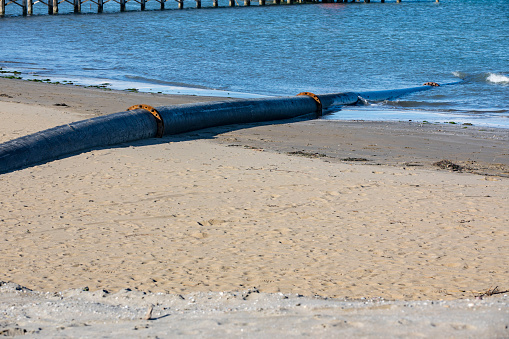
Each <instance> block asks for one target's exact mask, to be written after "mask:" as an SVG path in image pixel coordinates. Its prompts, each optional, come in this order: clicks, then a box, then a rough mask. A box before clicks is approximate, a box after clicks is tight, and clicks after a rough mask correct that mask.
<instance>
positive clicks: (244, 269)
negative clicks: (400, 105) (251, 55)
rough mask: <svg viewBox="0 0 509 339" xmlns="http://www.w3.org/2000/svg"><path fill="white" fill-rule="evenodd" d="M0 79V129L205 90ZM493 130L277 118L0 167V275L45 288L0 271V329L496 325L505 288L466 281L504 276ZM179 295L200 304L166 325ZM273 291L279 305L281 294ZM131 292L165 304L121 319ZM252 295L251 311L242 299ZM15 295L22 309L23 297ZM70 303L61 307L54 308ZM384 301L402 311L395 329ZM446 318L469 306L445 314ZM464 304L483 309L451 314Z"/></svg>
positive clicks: (180, 99) (44, 124) (2, 136)
mask: <svg viewBox="0 0 509 339" xmlns="http://www.w3.org/2000/svg"><path fill="white" fill-rule="evenodd" d="M5 81H8V82H4V80H3V79H0V86H2V87H0V118H1V119H2V121H4V122H5V123H3V124H2V126H0V141H1V142H4V141H7V140H9V139H12V138H13V137H17V136H22V135H26V134H28V133H34V132H36V131H38V130H41V129H46V128H50V127H53V126H55V125H56V124H65V123H68V122H71V121H75V120H82V119H85V118H88V117H93V116H96V115H97V114H107V113H114V112H118V111H120V109H119V107H129V106H130V105H133V104H139V103H145V104H152V105H153V106H160V105H170V104H178V103H184V102H189V101H194V102H196V101H203V100H217V98H205V99H204V98H203V97H185V96H161V95H152V94H143V93H125V92H116V91H102V90H98V89H88V88H79V87H76V88H75V87H67V86H56V85H48V84H38V83H34V84H31V83H30V84H28V85H27V82H26V81H25V82H22V81H20V82H18V81H12V82H11V80H5ZM5 85H8V86H9V88H7V89H6V88H5V87H4V86H5ZM24 93H30V95H31V96H30V98H28V97H26V96H25V95H24ZM2 94H5V95H6V96H4V95H2ZM9 96H10V97H9ZM62 103H65V105H66V106H62V105H61V104H62ZM55 104H59V105H57V106H55ZM34 108H36V109H34ZM438 129H440V130H438ZM507 138H508V136H507V132H505V131H504V130H498V129H487V130H486V131H483V130H481V128H475V127H474V128H471V127H469V128H468V129H462V128H461V127H459V126H443V125H441V126H436V125H423V126H420V125H419V124H414V123H380V122H378V123H376V122H332V123H331V122H330V121H320V120H311V121H292V122H288V121H282V122H271V123H262V124H246V125H232V126H224V127H217V128H212V129H206V130H200V131H195V132H190V133H186V134H181V135H176V136H167V137H164V138H162V139H148V140H140V141H137V142H133V143H129V144H122V145H118V146H113V147H106V148H101V149H96V150H91V151H88V152H83V153H81V154H77V155H72V156H68V157H64V158H62V159H58V160H55V161H51V162H48V163H45V164H42V165H38V166H34V167H30V168H25V169H22V170H18V171H14V172H10V173H6V174H3V175H0V185H1V186H2V189H3V193H4V198H3V199H2V201H1V204H0V214H1V217H0V219H1V222H2V233H3V234H2V235H3V238H4V240H5V241H4V242H3V244H4V245H3V254H4V260H3V261H2V262H0V272H1V275H0V281H6V282H13V283H16V284H20V285H22V286H27V287H28V288H30V289H32V290H37V291H46V292H48V293H42V292H37V293H36V292H34V293H36V294H37V295H33V294H31V293H32V292H29V291H26V289H24V288H22V287H19V286H18V285H16V284H14V285H13V284H0V285H4V287H5V288H3V287H1V286H0V305H2V306H1V309H2V311H4V312H6V310H7V309H9V307H13V306H14V308H13V310H15V311H13V313H12V314H10V315H9V318H7V319H6V320H3V321H0V331H2V329H13V328H21V329H23V328H24V329H26V330H30V331H31V330H36V329H37V328H39V327H40V328H43V330H41V331H40V333H39V334H38V333H35V332H34V333H33V335H34V336H35V335H40V336H43V335H51V334H53V333H55V332H54V331H56V330H55V328H57V326H60V325H62V326H63V327H64V329H62V331H63V332H62V333H64V334H69V335H70V336H80V337H86V336H93V335H92V334H88V333H92V332H88V331H101V330H103V331H105V330H106V328H107V327H105V326H103V325H101V324H104V322H106V323H107V324H110V325H112V326H113V324H115V325H114V328H115V329H114V333H117V334H119V333H129V335H132V336H134V335H139V334H140V333H142V332H131V331H139V330H140V329H142V327H141V326H148V327H145V329H147V331H148V329H149V328H152V331H153V332H150V331H148V332H143V333H147V335H151V334H154V333H155V334H156V333H157V332H158V331H159V332H160V331H163V330H162V329H161V327H158V326H157V324H159V322H160V324H161V326H163V325H168V324H173V325H175V326H177V327H178V326H180V325H181V326H185V325H186V324H189V322H186V319H187V320H189V321H191V320H193V319H194V320H196V321H197V322H196V324H200V326H203V328H202V329H201V330H200V331H204V332H197V333H202V334H203V335H205V336H206V335H209V336H211V335H212V334H213V333H226V335H227V336H228V335H230V336H233V335H234V334H235V333H237V334H239V333H240V332H238V331H240V328H241V327H242V326H238V325H237V323H235V324H234V323H230V325H229V327H228V326H227V327H224V328H222V329H218V328H216V327H215V325H214V326H210V324H209V322H210V321H216V320H217V322H220V323H222V322H224V321H225V319H226V318H228V317H231V316H237V315H240V314H241V313H238V312H246V313H242V316H241V317H240V318H243V317H244V315H245V317H246V318H244V320H242V319H240V320H238V321H239V323H246V321H247V320H245V319H251V320H249V321H247V323H249V324H251V325H249V326H247V325H246V326H245V328H246V329H247V330H249V331H251V333H264V331H265V333H268V332H267V328H264V326H263V324H264V323H266V322H267V321H268V319H276V318H277V319H280V320H281V321H282V322H283V323H286V324H298V326H296V331H297V332H296V336H297V335H299V333H300V334H302V333H304V332H306V331H307V329H308V328H309V326H308V325H309V324H310V322H312V324H313V326H318V327H319V326H322V327H321V328H322V329H323V331H324V332H323V333H325V334H330V333H346V334H348V333H353V334H354V335H358V334H359V333H363V334H364V335H365V336H368V337H369V336H376V334H377V333H379V332H377V331H375V332H373V331H372V330H369V329H370V328H371V329H372V328H373V326H375V327H376V326H381V327H384V328H387V331H388V332H387V336H395V335H399V333H403V334H401V335H404V333H412V331H413V330H415V329H418V330H419V331H421V330H422V333H425V334H427V335H428V336H429V335H431V334H433V333H451V335H460V334H467V335H472V336H475V335H476V334H482V335H486V334H491V335H493V334H494V335H496V336H500V337H503V336H504V335H507V332H506V331H507V328H504V326H505V325H509V324H505V323H504V322H503V320H504V319H507V314H508V312H509V303H508V302H507V295H506V294H507V293H506V294H504V295H497V296H492V297H489V298H486V299H485V300H476V299H475V298H474V297H475V296H476V295H478V294H481V293H482V292H483V291H487V290H488V289H490V288H491V289H493V288H494V287H496V286H498V291H506V290H509V286H507V285H504V284H505V283H504V282H506V281H509V272H507V270H506V269H505V268H506V267H508V266H509V262H508V258H509V255H508V254H509V253H507V239H508V238H509V231H508V230H507V228H506V227H505V225H507V223H508V222H509V216H508V213H507V208H506V206H507V202H509V193H508V192H509V179H508V178H507V177H506V175H507V168H508V167H507V166H508V165H509V164H507V163H506V162H504V161H506V160H504V159H507V156H505V155H504V154H506V153H507ZM480 151H481V152H480ZM375 155H376V156H375ZM447 158H449V159H450V160H451V161H453V162H454V163H457V164H464V163H465V164H467V163H468V162H474V163H475V165H476V166H478V167H479V168H477V169H472V170H471V171H472V172H474V173H477V174H472V173H467V172H466V171H463V172H450V171H448V170H447V169H445V170H437V168H436V167H435V166H433V163H434V162H436V161H437V160H441V159H447ZM360 159H366V160H360ZM361 163H364V164H363V165H361ZM469 165H470V166H472V167H473V165H474V164H472V163H469ZM16 286H17V287H16ZM85 287H86V290H90V291H91V292H86V291H83V290H84V289H85ZM127 288H128V289H130V291H127V290H126V289H127ZM102 290H106V291H107V292H104V291H103V292H101V291H102ZM255 290H256V291H258V292H260V298H258V297H254V296H258V294H259V293H258V292H256V293H255V294H253V291H255ZM248 291H251V292H249V294H251V295H252V296H250V297H249V298H247V300H248V301H249V299H250V298H252V300H251V303H249V304H242V305H241V306H238V307H237V306H235V307H231V306H228V305H231V303H232V300H233V301H235V302H236V301H239V302H241V303H243V302H245V300H244V299H243V297H245V294H246V293H248ZM127 292H129V293H127ZM54 293H56V294H54ZM200 293H202V294H200ZM207 293H208V294H207ZM221 293H223V294H221ZM232 294H233V295H232ZM179 295H182V296H183V298H184V299H185V300H186V302H185V303H186V305H191V306H192V307H194V306H193V304H195V306H197V307H198V309H194V310H195V311H196V312H198V314H202V315H203V316H202V317H201V318H199V319H195V318H193V316H192V310H193V308H191V311H190V312H191V313H185V312H184V313H182V314H181V316H180V315H179V316H178V319H177V320H175V321H176V323H172V322H171V321H173V318H175V317H173V316H167V317H166V314H172V315H175V316H177V315H178V314H179V313H178V312H179V311H178V309H179V308H178V307H177V308H175V307H176V306H175V305H173V304H172V303H173V302H174V301H171V300H169V299H172V298H177V299H179V298H180V297H179ZM193 295H194V297H193ZM296 295H297V296H296ZM298 295H302V296H305V298H302V297H299V296H298ZM282 296H283V297H284V296H286V297H288V298H289V300H290V301H291V302H292V303H293V304H292V305H284V304H281V303H280V301H279V300H280V299H281V298H283V297H282ZM313 296H321V297H322V298H329V299H331V300H330V301H331V303H332V304H333V303H336V302H339V301H341V300H346V299H348V300H354V301H353V302H354V303H357V304H356V305H357V306H355V305H354V306H352V307H354V308H355V307H358V306H360V305H363V303H365V302H366V300H379V301H377V302H375V303H374V304H373V309H372V310H373V311H374V312H371V311H370V312H371V313H370V312H367V313H362V312H357V311H355V312H352V311H351V308H352V307H346V306H345V305H343V306H345V309H346V311H344V310H343V309H342V310H341V311H340V310H339V308H337V309H336V306H331V305H332V304H327V305H318V306H313V305H310V304H307V303H311V302H312V299H313ZM209 297H210V298H212V299H213V300H217V304H209V303H207V302H206V300H209V299H208V298H209ZM46 298H50V299H51V298H56V299H55V300H53V299H52V300H50V301H51V302H50V303H49V304H45V303H46V301H47V300H46ZM73 298H74V299H73ZM115 298H117V299H115ZM118 298H120V299H122V298H124V299H123V301H120V302H119V301H118V300H119V299H118ZM158 298H159V299H158ZM168 298H169V299H168ZM362 298H365V299H362ZM472 298H474V299H472ZM128 299H132V301H129V302H128V301H127V300H128ZM300 299H302V300H305V301H301V300H300ZM458 299H460V300H458ZM58 300H61V303H60V301H58ZM115 300H116V301H115ZM149 300H150V303H152V304H154V305H155V308H154V315H155V316H157V317H163V316H164V318H160V319H159V318H158V319H157V320H156V321H155V322H150V323H149V322H147V321H140V320H136V319H138V318H139V314H140V313H142V314H143V313H146V310H147V307H148V301H149ZM191 300H194V301H193V302H191ZM241 300H242V301H241ZM284 300H287V299H284ZM338 300H339V301H338ZM381 300H385V301H384V302H381ZM388 300H396V302H395V305H396V306H394V307H393V306H391V305H393V304H392V303H390V302H388ZM398 300H399V301H398ZM426 300H428V301H429V300H432V301H433V300H434V303H437V301H438V300H447V301H446V302H444V304H441V302H440V303H438V304H439V305H441V308H440V310H444V309H448V308H450V309H449V310H450V312H449V310H447V311H444V313H440V317H435V318H429V317H427V316H424V315H423V314H433V312H436V311H437V309H436V308H435V306H432V304H431V303H428V304H426V305H424V303H425V301H426ZM55 302H56V303H60V304H58V305H57V304H55ZM103 302H104V303H106V304H107V303H113V304H114V305H126V303H127V304H128V307H130V308H132V309H133V310H135V311H133V312H134V313H129V314H127V315H126V314H123V313H121V312H122V311H121V307H116V308H115V307H114V308H113V309H109V310H108V311H104V313H101V314H104V319H97V317H95V316H94V311H97V309H94V308H91V307H90V303H100V304H101V303H103ZM262 302H266V303H268V304H269V305H267V306H265V307H267V308H268V309H269V311H267V312H261V311H260V310H257V307H258V306H256V305H257V304H260V303H262ZM369 302H371V301H369ZM115 303H116V304H115ZM405 303H406V305H414V306H402V304H405ZM34 304H35V305H38V306H37V311H34V312H35V313H37V312H40V313H38V314H35V313H34V314H29V313H30V312H29V309H32V308H33V306H30V305H34ZM297 304H300V305H301V306H302V305H309V306H307V308H303V307H301V306H298V305H297ZM470 304H472V305H473V306H469V305H470ZM488 304H489V305H488ZM172 305H173V306H172ZM200 305H201V306H200ZM270 305H272V306H270ZM274 305H276V306H274ZM444 305H449V307H446V306H444ZM483 305H484V306H483ZM490 305H491V306H490ZM421 306H422V307H421ZM100 307H103V306H100ZM164 307H167V309H164ZM179 307H181V306H179ZM182 307H183V306H182ZM200 307H202V308H200ZM236 307H237V308H236ZM239 307H240V308H239ZM340 307H341V306H340ZM75 308H76V309H79V310H81V311H82V316H81V318H80V319H79V320H77V319H76V316H70V317H69V318H63V319H62V318H61V317H60V315H62V314H64V313H65V310H69V309H75ZM302 309H304V311H302ZM270 310H272V311H270ZM402 311H405V312H408V313H405V314H407V316H405V317H403V320H405V319H410V320H411V321H408V322H405V321H404V324H400V325H401V326H402V327H400V328H399V329H398V328H397V327H394V325H395V324H396V323H398V321H401V320H402V319H401V318H402V316H401V314H402ZM52 312H53V313H52ZM101 312H103V311H101ZM165 312H166V313H165ZM423 312H424V313H423ZM48 314H51V316H48ZM106 314H107V315H106ZM133 314H135V315H136V316H135V318H132V317H133ZM27 315H29V316H30V318H29V317H27ZM275 315H276V316H277V317H276V318H274V316H275ZM297 315H298V316H297ZM465 315H468V317H471V318H468V321H467V320H463V321H459V320H460V319H461V317H463V319H467V318H465ZM430 316H431V315H430ZM349 317H350V318H349ZM387 317H389V318H387ZM504 317H505V318H504ZM361 318H362V319H363V321H360V320H359V319H361ZM115 319H117V320H115ZM118 319H121V321H120V323H118V324H117V323H116V321H118ZM296 319H299V320H298V321H296ZM313 319H314V320H313ZM323 319H329V320H330V322H329V321H328V320H327V321H325V320H323ZM338 319H339V320H338ZM384 319H385V320H384ZM387 319H389V320H387ZM419 319H420V320H419ZM475 319H492V321H493V324H495V325H496V326H495V325H493V324H490V323H487V322H484V325H483V324H481V322H478V323H476V324H474V325H472V327H469V326H467V325H471V324H472V323H473V322H474V321H477V320H475ZM198 320H199V321H198ZM301 320H302V321H301ZM333 320H334V321H333ZM336 320H338V321H350V322H351V324H350V325H352V324H354V323H357V324H358V325H359V324H361V325H362V326H361V325H359V326H357V327H356V326H355V325H352V326H350V325H349V326H339V323H337V324H336V322H335V321H336ZM166 321H170V323H168V322H166ZM437 322H441V323H440V324H444V325H443V326H442V325H440V326H433V325H432V324H435V325H436V324H437ZM84 324H92V326H85V325H84ZM179 324H180V325H179ZM207 324H209V325H207ZM323 324H325V326H323ZM334 324H336V325H334ZM342 324H343V325H344V324H346V323H345V322H343V323H342ZM173 325H172V326H173ZM197 326H198V325H197ZM398 326H399V325H398ZM454 326H456V328H455V327H454ZM135 327H137V329H134V328H135ZM318 327H317V328H318ZM112 328H113V327H112ZM313 328H315V327H313ZM317 328H315V330H317ZM362 328H364V330H362ZM223 329H224V330H228V331H230V332H221V331H222V330H223ZM438 329H439V330H440V331H446V332H434V331H436V330H438ZM179 330H182V331H183V329H182V327H179ZM207 330H208V331H209V332H207ZM395 330H398V331H399V330H401V331H402V332H397V331H396V332H391V331H395ZM67 331H68V332H67ZM143 331H145V330H143ZM256 331H259V332H256ZM281 331H282V330H281ZM298 331H300V332H298ZM348 331H354V332H348ZM355 331H357V332H355ZM359 331H367V332H359ZM405 331H406V332H405ZM447 331H449V332H447ZM490 331H491V332H490ZM414 332H415V331H414ZM6 333H7V332H6ZM186 333H187V332H186ZM279 333H284V332H279ZM187 335H191V334H190V333H188V334H187Z"/></svg>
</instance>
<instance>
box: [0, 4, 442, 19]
mask: <svg viewBox="0 0 509 339" xmlns="http://www.w3.org/2000/svg"><path fill="white" fill-rule="evenodd" d="M148 1H151V2H157V3H158V4H157V7H158V8H160V9H161V10H164V9H166V6H165V4H166V3H168V2H170V1H171V0H35V1H34V0H0V17H3V16H5V15H6V11H5V9H6V6H8V5H9V6H13V7H16V6H17V7H18V8H20V9H21V13H19V14H21V15H23V16H29V15H34V14H35V13H34V6H36V5H37V6H46V7H47V13H48V14H58V13H59V6H60V5H61V4H65V3H68V4H70V5H71V6H72V9H73V11H74V13H81V12H82V6H83V5H84V4H85V3H87V2H88V4H89V5H90V9H92V7H94V9H95V10H94V11H97V13H103V11H104V5H106V4H107V3H108V2H111V3H117V4H118V8H119V11H120V12H125V11H126V5H127V3H128V2H131V3H133V4H134V3H136V4H137V5H136V6H138V5H139V10H141V11H144V10H145V9H146V4H147V2H148ZM174 1H176V2H177V8H178V9H183V8H184V0H174ZM209 1H211V6H207V7H219V1H218V0H209ZM239 1H243V6H244V7H245V6H250V5H251V3H252V2H255V3H256V2H257V3H258V5H259V6H265V5H281V4H286V5H292V4H296V3H299V4H302V3H355V2H364V3H370V2H371V0H269V1H267V0H257V1H256V0H228V6H229V7H235V6H241V4H240V3H239ZM430 1H435V2H439V0H430ZM373 2H375V1H373ZM376 2H380V3H385V2H386V1H385V0H378V1H376ZM387 2H396V3H400V2H402V0H392V1H387ZM188 3H192V7H196V8H202V0H186V4H188ZM67 12H68V11H67ZM19 14H18V15H19ZM13 15H16V14H13Z"/></svg>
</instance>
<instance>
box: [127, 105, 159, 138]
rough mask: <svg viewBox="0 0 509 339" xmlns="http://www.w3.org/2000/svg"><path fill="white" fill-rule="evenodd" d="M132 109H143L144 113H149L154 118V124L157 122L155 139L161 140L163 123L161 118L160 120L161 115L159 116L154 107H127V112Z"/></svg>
mask: <svg viewBox="0 0 509 339" xmlns="http://www.w3.org/2000/svg"><path fill="white" fill-rule="evenodd" d="M134 109H144V110H146V111H149V112H150V113H151V114H152V115H153V116H154V118H156V122H157V133H156V137H157V138H162V137H163V135H164V122H163V118H161V115H160V114H159V112H158V111H157V110H156V109H155V108H154V107H152V106H149V105H134V106H131V107H129V108H128V109H127V110H128V111H132V110H134Z"/></svg>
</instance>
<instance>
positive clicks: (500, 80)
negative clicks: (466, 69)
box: [486, 73, 509, 84]
mask: <svg viewBox="0 0 509 339" xmlns="http://www.w3.org/2000/svg"><path fill="white" fill-rule="evenodd" d="M486 80H488V81H489V82H493V83H496V84H509V76H507V75H503V74H495V73H490V74H489V75H488V77H487V78H486Z"/></svg>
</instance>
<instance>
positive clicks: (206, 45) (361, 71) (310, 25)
mask: <svg viewBox="0 0 509 339" xmlns="http://www.w3.org/2000/svg"><path fill="white" fill-rule="evenodd" d="M239 3H240V4H243V1H239ZM176 4H177V3H176V2H175V1H172V2H168V3H167V8H170V9H168V10H165V11H159V10H156V9H157V8H158V3H157V2H155V1H149V2H148V3H147V9H148V10H147V11H145V12H140V11H139V10H138V8H139V7H138V6H139V5H137V4H136V3H134V2H133V1H132V2H129V3H128V6H127V8H128V9H129V11H128V12H125V13H118V4H116V3H113V2H110V3H108V4H106V5H105V12H106V13H103V14H94V13H93V12H94V10H95V9H94V7H91V5H90V2H87V3H85V4H84V5H83V11H84V12H89V14H81V15H75V14H70V12H71V11H72V8H71V6H70V5H69V4H67V3H62V4H61V5H60V13H61V14H59V15H54V16H49V15H46V14H44V13H45V12H46V10H45V8H44V6H42V5H41V4H36V5H35V6H34V10H35V13H36V15H33V16H31V17H21V16H20V14H21V9H20V8H19V7H17V6H14V5H8V6H7V7H6V9H7V16H6V17H4V18H0V31H1V34H0V67H2V68H3V70H4V71H5V70H17V71H20V72H21V75H20V76H21V77H23V78H25V79H28V78H32V79H41V80H42V79H51V80H52V81H60V82H63V81H72V82H74V83H80V84H89V85H99V84H104V83H108V85H106V86H107V87H111V88H119V89H127V88H136V89H138V90H141V91H153V92H163V93H182V94H192V95H218V96H234V97H256V96H284V95H295V94H297V93H299V92H303V91H310V92H314V93H317V94H320V93H335V92H344V91H368V90H385V89H397V88H406V87H414V86H419V85H421V84H423V83H424V82H427V81H434V82H438V83H450V82H455V81H458V80H464V81H462V82H461V83H460V84H457V85H453V86H444V87H438V88H434V89H432V90H429V91H424V92H419V93H414V94H411V95H408V96H405V97H402V98H400V99H398V100H394V101H386V102H368V103H365V104H364V105H363V106H355V107H343V108H342V109H341V110H339V111H337V112H334V113H332V114H330V115H328V116H327V117H326V118H328V119H354V120H414V121H423V120H426V121H430V122H451V121H454V122H457V123H472V124H474V125H486V126H496V127H505V128H509V1H508V0H441V1H440V2H439V3H436V2H435V1H434V0H420V1H416V0H414V1H410V0H407V1H405V0H403V2H402V3H399V4H398V3H396V2H395V0H394V1H389V0H387V2H386V3H384V4H382V3H379V2H378V1H375V0H373V1H372V2H371V3H369V4H366V3H363V2H360V3H348V4H343V3H341V4H338V3H335V4H308V5H293V6H288V5H280V6H264V7H262V6H257V2H256V3H255V2H253V3H252V6H251V7H249V8H241V7H235V8H228V7H226V8H203V9H199V10H198V9H194V8H190V7H194V1H189V0H186V1H185V6H186V7H188V8H187V9H185V10H176V9H175V8H176ZM219 4H220V6H226V5H227V1H226V0H221V1H220V2H219ZM202 6H203V7H210V6H212V0H210V1H209V0H203V1H202ZM172 8H173V10H172ZM63 13H69V14H63Z"/></svg>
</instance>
